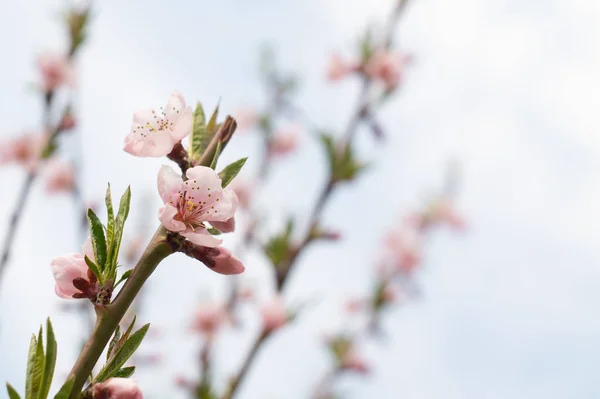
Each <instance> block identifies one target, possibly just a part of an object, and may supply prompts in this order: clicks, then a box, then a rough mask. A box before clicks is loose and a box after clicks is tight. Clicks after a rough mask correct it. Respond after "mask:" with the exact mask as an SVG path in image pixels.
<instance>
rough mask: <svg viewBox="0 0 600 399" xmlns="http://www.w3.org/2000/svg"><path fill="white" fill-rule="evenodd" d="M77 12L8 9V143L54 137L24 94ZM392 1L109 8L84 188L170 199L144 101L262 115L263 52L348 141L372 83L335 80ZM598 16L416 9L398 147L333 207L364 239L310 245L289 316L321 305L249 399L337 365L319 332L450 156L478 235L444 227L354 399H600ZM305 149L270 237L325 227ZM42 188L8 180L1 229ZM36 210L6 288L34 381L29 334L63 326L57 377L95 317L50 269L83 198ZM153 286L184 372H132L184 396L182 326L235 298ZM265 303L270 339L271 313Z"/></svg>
mask: <svg viewBox="0 0 600 399" xmlns="http://www.w3.org/2000/svg"><path fill="white" fill-rule="evenodd" d="M62 4H63V3H62V2H61V1H56V0H36V1H33V0H27V1H22V2H11V4H10V5H8V6H7V7H5V8H4V12H3V13H2V14H1V15H0V35H1V36H2V37H4V38H5V39H4V40H2V41H0V50H1V51H2V53H3V54H5V55H6V57H7V59H10V62H4V63H2V64H1V65H0V87H1V88H2V94H1V95H0V109H2V110H4V113H3V114H2V120H3V123H2V125H1V126H0V137H2V138H3V137H9V136H11V135H14V134H16V133H18V132H20V131H22V130H23V129H28V128H29V129H31V128H36V126H38V124H39V120H40V119H41V118H40V116H41V104H40V101H39V99H38V98H37V97H36V95H35V93H33V92H32V91H31V90H30V89H29V87H30V86H28V84H30V83H31V82H33V81H35V69H34V57H35V54H36V53H38V52H41V51H43V50H46V49H60V48H61V44H62V43H63V37H62V31H61V30H60V26H59V25H60V24H59V21H58V11H59V10H60V7H61V5H62ZM391 4H392V1H390V0H371V1H366V0H345V1H344V0H306V1H303V2H299V1H292V0H282V1H278V2H274V1H269V2H267V1H264V0H263V1H255V2H241V1H233V0H224V1H221V2H218V3H215V2H209V1H206V0H200V1H196V2H185V1H180V0H175V1H171V2H168V3H165V2H162V1H160V2H159V1H157V0H147V1H141V0H131V1H128V2H118V1H116V0H106V1H102V2H100V3H99V4H98V7H97V9H96V11H95V16H94V21H93V24H92V26H91V35H90V39H89V43H88V45H87V46H86V48H85V50H84V52H83V53H82V54H81V59H80V60H79V64H78V76H77V79H78V83H79V84H78V89H77V98H78V110H79V114H80V117H81V124H80V128H79V132H80V133H81V134H82V136H83V140H82V142H83V144H82V145H83V154H84V155H83V158H84V167H83V170H82V171H81V173H82V176H83V182H84V183H83V188H84V192H85V195H86V198H89V199H95V198H99V197H100V196H101V195H102V194H103V191H104V189H105V187H106V183H107V182H109V181H110V182H111V186H112V187H113V193H119V192H121V191H123V190H124V189H125V187H126V186H127V185H129V184H131V186H132V191H133V201H134V204H135V201H136V199H138V200H140V199H141V198H142V197H144V196H145V195H147V196H149V197H150V198H153V201H155V205H156V206H158V202H157V201H158V196H157V195H156V193H155V191H154V190H155V188H154V187H155V179H156V172H157V171H158V167H159V166H160V165H161V164H162V163H164V161H162V160H151V159H139V158H133V157H131V156H129V155H128V154H125V153H124V152H122V151H121V146H122V142H123V138H124V136H125V135H126V134H127V132H128V129H129V126H130V123H131V116H132V113H133V111H134V110H136V109H139V108H145V107H153V106H155V107H157V106H161V105H162V104H163V103H164V102H165V100H166V98H167V97H168V95H169V93H170V92H171V91H172V90H174V89H177V90H180V91H181V92H183V94H184V95H185V97H186V98H188V99H191V100H190V102H191V101H192V100H193V99H198V100H201V101H202V102H203V103H204V104H205V106H207V107H211V106H214V105H216V104H217V102H218V101H219V99H220V104H221V109H223V110H224V111H225V112H230V113H232V112H235V110H236V109H238V108H239V107H240V106H257V107H260V106H262V104H264V100H265V99H264V97H263V95H262V92H261V87H260V83H259V81H258V79H257V66H256V65H257V58H258V48H259V46H260V45H261V44H262V43H264V42H269V43H272V44H273V45H274V46H275V47H276V48H277V50H278V55H279V58H280V63H281V66H282V67H283V68H284V69H286V70H289V71H293V72H296V73H298V74H299V75H300V76H301V77H302V79H301V81H302V84H301V89H300V90H299V92H298V95H297V97H296V102H297V104H298V105H299V106H300V107H301V108H302V109H304V110H305V112H306V113H307V115H310V118H311V120H314V121H317V123H319V124H322V125H323V126H325V127H328V128H331V129H333V130H334V131H335V130H336V129H338V130H339V129H340V128H341V127H343V126H344V124H345V121H346V120H347V118H348V115H349V112H350V110H351V108H352V106H353V98H354V97H355V96H356V93H357V90H358V85H357V82H355V81H352V80H350V81H348V82H343V83H341V84H339V85H331V84H328V83H327V82H326V81H325V79H324V70H325V67H326V64H327V57H328V55H329V54H330V53H331V52H332V51H338V52H340V53H342V54H344V55H346V56H350V55H351V54H352V49H353V45H354V42H355V39H356V38H357V36H358V35H359V34H360V32H361V31H362V30H363V29H364V28H365V27H366V26H368V25H369V23H371V22H372V21H373V20H377V19H378V18H379V19H380V18H382V17H383V16H385V15H386V13H387V12H388V10H389V9H390V7H391ZM599 22H600V4H599V3H598V2H595V1H593V0H575V1H571V2H569V3H568V4H567V3H565V2H561V1H558V0H549V1H545V2H534V1H530V2H523V1H517V0H505V1H500V0H486V1H477V0H456V1H453V2H448V1H444V0H414V1H412V2H411V4H409V7H408V9H407V12H406V13H405V15H404V16H403V17H402V20H401V24H400V27H399V29H398V32H397V35H396V37H395V39H396V41H397V43H398V44H399V46H400V47H401V48H402V49H403V50H404V51H407V52H410V53H411V54H413V55H414V57H415V63H414V65H413V66H412V67H411V69H410V71H409V72H408V73H407V76H406V81H405V85H404V86H403V87H402V90H401V93H399V95H398V96H397V97H395V98H394V99H393V100H392V101H391V102H390V103H389V104H388V105H387V106H386V107H385V108H384V109H383V110H382V113H381V115H380V120H381V122H382V124H383V126H384V128H385V129H386V131H387V133H388V137H387V140H386V141H385V143H384V144H377V143H373V141H372V140H371V138H370V135H369V132H368V131H367V130H361V131H360V133H359V134H360V136H359V140H358V148H359V152H360V154H361V156H363V157H364V158H365V159H367V160H369V161H371V162H372V163H373V166H372V167H371V168H370V170H369V172H368V173H366V174H365V176H363V178H362V179H360V181H358V182H357V183H356V184H354V185H352V186H348V187H343V188H342V189H340V190H339V192H337V193H336V195H335V196H334V197H333V198H332V202H331V204H330V206H329V207H328V208H327V211H326V214H325V217H324V218H325V222H326V223H329V224H330V225H332V226H336V227H339V229H340V230H341V231H342V234H343V237H344V240H343V241H342V242H341V243H340V244H336V245H319V246H314V247H313V248H312V249H311V250H310V251H307V254H306V256H304V257H303V258H302V259H301V261H300V263H299V265H298V269H297V270H296V271H295V272H294V274H293V276H292V280H291V284H290V287H289V288H290V290H289V295H288V298H287V299H288V300H289V302H290V303H306V302H307V301H311V300H313V298H318V301H317V302H316V304H315V305H311V308H310V309H311V310H310V311H307V312H306V314H304V315H302V317H301V318H300V319H299V320H298V322H297V323H296V325H294V326H292V327H290V328H287V329H286V330H284V331H282V332H281V334H279V335H278V336H276V337H275V339H273V340H272V341H271V342H269V344H268V345H267V346H265V347H264V348H263V351H261V354H260V355H259V357H258V359H257V363H256V365H255V366H256V367H255V368H254V369H253V370H252V371H251V374H250V378H249V380H247V384H245V385H244V386H243V387H242V389H241V390H240V392H239V395H238V397H239V398H241V399H245V398H291V399H294V398H304V397H306V396H307V395H308V393H309V392H310V389H311V387H312V386H313V384H314V383H315V381H317V379H318V378H319V376H320V375H321V374H322V373H323V372H324V371H325V370H326V369H327V367H328V366H329V365H330V364H329V360H328V358H327V356H326V354H325V353H324V352H323V348H322V345H320V342H319V340H320V337H321V336H323V334H325V333H327V332H330V331H335V329H336V328H339V327H340V324H341V320H340V317H339V313H340V308H341V306H342V303H343V301H344V298H347V297H348V295H350V294H352V293H356V292H365V290H366V289H367V287H366V286H365V281H369V279H370V278H372V275H373V267H372V266H373V264H374V263H375V262H374V259H375V258H376V256H377V253H378V249H379V248H380V245H381V243H380V240H381V237H382V236H383V234H384V233H385V231H386V230H387V229H390V228H393V227H394V224H395V223H396V221H397V220H399V219H400V217H401V216H402V214H403V213H404V212H406V211H407V210H410V209H413V208H414V207H415V206H417V205H418V204H419V203H420V200H422V198H423V197H424V196H426V195H427V194H428V193H431V192H432V191H435V190H436V189H437V188H439V186H440V185H441V184H442V180H443V174H444V168H445V166H446V165H447V163H448V161H449V160H458V161H459V162H460V165H461V170H462V179H461V185H460V193H459V195H458V197H457V206H458V208H459V209H460V210H461V211H462V212H463V213H464V214H465V215H466V216H467V218H468V221H469V229H468V231H467V232H465V233H462V234H454V233H451V232H448V231H440V232H439V233H437V234H435V235H434V236H432V237H431V239H430V240H429V242H428V243H427V254H426V262H425V265H424V266H425V267H424V270H423V271H422V273H421V274H420V275H419V278H418V283H419V285H420V287H421V290H422V296H421V297H420V298H419V299H418V300H416V301H413V302H411V303H407V304H406V305H404V306H402V307H400V308H399V309H398V310H395V311H393V312H390V313H389V314H388V316H387V318H386V321H385V323H384V327H385V329H386V331H387V332H388V334H387V338H386V339H385V340H381V341H369V342H365V343H364V347H363V348H362V349H363V350H364V351H365V353H366V354H367V355H368V356H369V357H371V358H372V359H374V361H373V366H374V371H373V373H372V375H371V376H370V377H369V378H368V379H366V380H364V379H358V378H347V379H344V380H343V381H340V383H339V386H338V388H339V390H340V392H343V393H345V394H346V395H345V397H347V398H350V399H353V398H364V397H371V396H373V397H379V398H384V399H388V398H389V399H395V398H398V397H402V398H409V399H412V398H415V399H426V398H432V399H433V398H440V397H444V398H449V399H453V398H456V399H459V398H461V399H462V398H477V399H479V398H485V399H488V398H490V399H494V398H507V397H510V398H523V399H525V398H545V399H546V398H548V399H550V398H573V397H576V398H584V399H587V398H590V399H591V398H597V397H599V396H600V387H598V384H596V383H595V377H596V375H595V374H596V373H595V366H597V359H598V358H600V340H599V339H598V338H600V321H599V320H598V317H597V314H598V309H599V306H598V304H599V303H600V291H599V290H598V289H597V287H598V285H599V284H600V247H599V246H598V244H597V240H598V237H600V227H599V226H600V223H598V222H600V211H599V206H598V204H600V182H599V179H598V173H597V172H596V171H597V170H600V135H599V134H598V127H599V122H600V121H599V120H598V113H597V111H596V110H597V109H598V108H600V94H598V91H597V90H596V88H597V87H599V86H600V47H599V46H598V45H597V41H596V38H597V37H598V36H599V35H600V24H599ZM236 140H237V142H235V141H234V142H233V143H232V146H231V148H228V152H227V153H226V154H225V155H224V159H223V160H224V161H227V160H234V159H237V158H239V157H241V156H246V155H249V156H250V158H249V162H248V166H247V168H248V170H246V171H244V173H246V174H247V175H251V172H252V170H253V168H255V167H256V164H255V163H254V162H253V158H252V154H253V153H255V151H254V150H255V149H256V148H257V141H256V139H255V138H254V137H252V135H251V134H248V135H240V136H239V137H238V138H236ZM301 148H302V151H300V152H299V153H298V154H297V155H294V156H292V157H290V159H286V160H283V161H281V164H280V165H279V167H278V168H276V169H275V170H274V171H273V174H272V180H271V181H270V182H269V184H268V186H267V187H266V188H265V190H264V191H263V192H262V193H261V201H264V203H265V204H266V205H265V206H267V207H268V209H269V211H270V217H271V221H270V224H269V229H272V231H274V230H275V229H276V228H277V227H278V226H279V225H280V224H281V221H282V220H283V217H284V216H285V215H286V214H288V213H290V212H291V213H294V214H296V215H298V216H299V217H302V216H306V214H307V213H308V212H309V211H310V207H311V206H312V203H313V202H312V201H314V198H315V196H316V195H317V192H318V189H319V188H320V187H321V185H322V184H323V181H322V179H323V176H324V164H323V162H322V158H321V156H322V154H321V152H320V149H319V148H318V147H317V145H316V144H315V143H314V142H313V141H312V139H311V138H310V137H309V136H306V137H303V138H302V140H301ZM67 150H69V148H68V147H67ZM253 151H254V152H253ZM223 164H225V162H224V163H223ZM22 179H23V172H22V171H21V170H19V169H18V168H13V167H7V168H2V169H0V181H1V182H2V189H0V226H4V225H6V223H7V220H8V216H9V213H10V211H11V209H12V207H13V206H14V202H15V201H16V196H17V190H16V189H15V187H18V184H19V182H20V181H21V180H22ZM115 195H116V194H115ZM357 203H359V204H361V205H371V206H370V208H372V211H371V213H369V214H366V215H365V214H364V213H362V212H360V213H359V212H356V204H357ZM26 208H27V209H26V213H25V216H24V219H23V224H22V226H21V228H20V229H19V235H18V237H17V239H16V245H15V247H14V252H13V254H14V258H13V262H12V264H11V266H10V268H9V270H8V271H7V273H6V275H5V278H4V281H3V282H2V287H1V289H0V316H1V319H0V380H2V381H4V380H8V381H10V382H11V383H12V384H13V385H15V386H16V387H19V388H20V389H21V390H22V387H23V386H24V370H25V360H26V359H25V357H26V350H27V349H26V348H27V344H28V340H29V334H31V333H32V332H34V331H36V330H37V328H38V326H39V324H40V323H42V322H43V321H44V320H45V318H46V317H48V316H51V317H52V320H53V321H54V324H55V327H56V330H57V337H58V341H59V359H58V374H57V378H58V379H60V378H62V376H64V375H65V374H66V373H67V372H68V370H69V369H70V366H71V365H72V363H73V361H74V359H75V357H76V355H77V348H76V347H75V346H76V345H77V342H79V340H81V338H82V336H83V335H84V332H83V328H82V327H81V320H80V319H79V318H77V317H75V316H73V315H69V314H67V313H65V312H64V311H63V310H61V303H63V301H61V300H59V299H58V298H56V297H55V295H54V292H53V289H52V285H53V281H52V276H51V274H50V271H49V267H48V265H49V262H50V260H51V259H52V258H53V257H55V256H57V255H60V254H63V253H66V252H74V251H78V249H79V248H78V247H79V245H80V244H79V239H78V237H77V232H76V229H75V226H71V225H73V222H72V218H71V217H70V213H71V212H72V211H73V204H72V202H71V199H70V198H69V197H68V196H47V195H46V194H45V193H44V191H43V188H42V187H41V186H39V185H38V186H36V187H35V188H34V192H33V196H32V198H31V200H30V201H29V203H28V204H27V207H26ZM142 208H143V207H141V206H138V207H137V208H136V207H134V208H133V209H132V216H131V218H132V221H133V222H132V223H131V224H130V226H131V228H132V229H134V228H135V226H136V223H137V224H140V223H142V222H141V221H143V220H145V218H146V215H144V213H143V210H142ZM156 224H158V221H156ZM267 233H268V232H265V237H266V236H267ZM0 234H4V233H3V232H0ZM227 243H231V245H233V244H234V243H235V238H228V240H227V241H226V244H227ZM246 266H247V272H246V277H245V278H246V280H247V281H249V282H251V283H257V284H259V283H262V282H265V281H268V279H269V272H268V269H267V268H266V267H265V264H264V258H262V257H261V255H260V254H259V253H251V254H249V257H248V258H247V260H246ZM149 284H150V291H149V292H150V293H151V294H150V295H148V297H147V298H146V299H145V301H144V308H143V317H142V318H143V319H144V320H147V321H152V322H153V328H155V329H157V330H158V331H160V332H161V334H160V335H161V337H160V338H154V339H152V340H150V341H148V342H147V343H145V344H144V346H143V347H142V348H141V349H140V350H141V351H142V353H155V352H157V353H160V354H161V355H162V356H163V364H164V366H165V368H164V370H163V371H161V372H160V373H157V372H156V371H153V370H152V369H143V368H142V369H141V370H139V373H138V374H137V375H136V378H138V380H139V381H140V383H141V385H142V387H143V388H144V390H145V393H146V396H147V397H149V398H165V397H173V398H179V397H185V395H183V393H182V392H181V391H176V390H175V391H174V390H173V380H174V378H175V376H177V375H186V376H189V377H192V378H193V377H194V376H195V375H196V374H195V373H197V371H196V369H195V358H196V353H197V352H196V351H197V348H198V344H199V342H198V339H197V338H196V337H194V336H193V335H192V334H190V333H189V332H188V331H187V330H186V329H187V327H188V325H189V320H190V318H191V309H193V308H194V306H195V304H197V303H198V301H199V300H206V299H209V298H218V296H219V295H220V294H222V293H223V291H224V289H225V281H224V279H223V278H222V277H221V276H217V275H214V274H212V273H211V272H210V271H208V270H206V269H205V268H204V267H201V265H197V264H196V263H194V262H192V261H190V260H188V259H185V258H184V257H183V256H173V257H172V258H170V259H168V260H167V261H166V262H164V264H163V265H161V267H160V268H159V269H158V271H157V272H156V273H155V275H153V277H152V279H151V280H150V282H149ZM269 288H270V287H266V288H265V289H264V290H263V291H264V292H263V291H261V292H260V293H259V295H261V296H263V297H266V296H268V294H269ZM309 303H312V302H309ZM174 309H177V310H178V311H174ZM245 313H247V316H248V329H247V330H248V331H250V330H252V328H253V327H256V325H257V323H258V320H256V319H255V318H254V319H253V315H252V314H251V312H250V310H249V309H245ZM254 317H255V316H254ZM248 331H230V332H228V333H227V334H226V335H225V336H224V337H223V338H222V340H220V341H219V344H218V347H217V350H218V353H219V355H218V356H217V365H218V370H219V371H218V374H217V379H218V380H219V381H220V383H221V384H224V381H225V379H226V378H227V376H228V375H229V374H231V373H233V372H234V370H236V367H237V365H239V361H240V359H241V354H242V353H243V352H244V351H245V350H246V349H247V347H248V345H249V343H250V342H251V338H252V331H250V332H248ZM307 337H308V338H310V339H308V338H307ZM290 365H293V366H292V367H290ZM61 373H62V374H61ZM157 374H158V375H157ZM3 395H5V393H4V392H2V391H0V398H4V397H5V396H3Z"/></svg>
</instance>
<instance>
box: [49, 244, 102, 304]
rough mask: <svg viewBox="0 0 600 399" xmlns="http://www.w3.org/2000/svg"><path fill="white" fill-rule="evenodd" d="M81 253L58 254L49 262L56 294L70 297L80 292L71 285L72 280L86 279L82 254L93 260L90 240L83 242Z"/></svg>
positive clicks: (85, 268)
mask: <svg viewBox="0 0 600 399" xmlns="http://www.w3.org/2000/svg"><path fill="white" fill-rule="evenodd" d="M82 252H83V255H82V254H77V253H71V254H67V255H63V256H58V257H56V258H54V259H53V260H52V262H50V267H51V269H52V275H53V276H54V280H55V282H56V284H55V287H54V291H55V292H56V295H58V296H59V297H61V298H64V299H72V298H73V295H74V294H77V293H79V292H80V290H79V289H77V288H75V286H74V285H73V280H75V279H77V278H83V279H85V280H88V270H89V268H88V266H87V264H86V263H85V260H84V256H87V257H88V258H90V259H91V260H94V252H93V250H92V243H91V240H90V239H89V238H88V240H87V241H86V242H85V244H83V251H82Z"/></svg>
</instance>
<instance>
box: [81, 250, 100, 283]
mask: <svg viewBox="0 0 600 399" xmlns="http://www.w3.org/2000/svg"><path fill="white" fill-rule="evenodd" d="M83 259H84V260H85V263H86V264H87V265H88V267H89V268H90V270H91V271H92V273H94V275H95V276H96V277H97V278H98V280H99V281H100V284H104V279H103V277H102V273H100V269H99V268H98V265H96V264H95V263H94V262H93V261H92V260H91V259H90V258H88V256H87V255H84V257H83Z"/></svg>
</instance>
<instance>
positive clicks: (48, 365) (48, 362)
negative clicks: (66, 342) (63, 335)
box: [38, 319, 57, 399]
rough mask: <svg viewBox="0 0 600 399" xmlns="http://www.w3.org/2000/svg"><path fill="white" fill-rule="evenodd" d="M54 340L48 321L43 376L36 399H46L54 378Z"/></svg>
mask: <svg viewBox="0 0 600 399" xmlns="http://www.w3.org/2000/svg"><path fill="white" fill-rule="evenodd" d="M56 347H57V345H56V338H54V329H53V328H52V323H51V322H50V319H47V320H46V356H45V364H44V374H43V375H42V382H41V384H40V392H39V394H38V399H46V398H47V397H48V392H50V385H52V377H53V376H54V367H55V366H56Z"/></svg>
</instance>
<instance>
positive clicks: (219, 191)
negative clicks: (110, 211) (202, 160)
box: [158, 165, 238, 261]
mask: <svg viewBox="0 0 600 399" xmlns="http://www.w3.org/2000/svg"><path fill="white" fill-rule="evenodd" d="M186 175H187V178H188V180H186V181H185V182H184V181H183V180H182V178H181V176H179V175H178V174H177V173H175V171H174V170H173V169H172V168H171V167H169V166H164V165H163V166H162V167H161V168H160V171H159V172H158V192H159V194H160V197H161V198H162V200H163V202H164V204H165V206H164V207H162V208H161V209H160V210H159V215H158V218H159V220H160V222H161V223H162V224H163V226H165V228H166V229H167V230H170V231H173V232H177V233H179V234H181V235H182V236H184V237H185V238H187V239H188V240H190V241H191V242H192V243H194V244H196V245H201V246H204V247H217V246H218V245H220V244H221V242H222V241H223V240H221V239H219V238H216V237H215V236H213V235H211V234H210V233H209V232H208V231H207V229H206V225H205V224H204V223H205V222H209V223H210V222H213V221H215V222H226V221H228V220H229V219H231V218H232V217H233V216H234V214H235V211H236V208H237V203H238V199H237V196H236V195H235V192H233V190H231V188H222V187H221V178H220V177H219V175H218V174H217V172H215V171H214V170H213V169H211V168H208V167H206V166H195V167H193V168H190V169H188V170H187V172H186ZM222 260H223V261H226V257H224V258H223V259H222Z"/></svg>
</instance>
